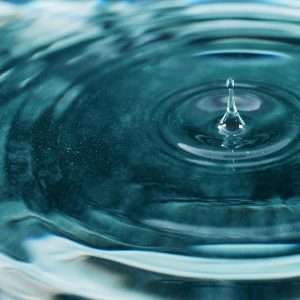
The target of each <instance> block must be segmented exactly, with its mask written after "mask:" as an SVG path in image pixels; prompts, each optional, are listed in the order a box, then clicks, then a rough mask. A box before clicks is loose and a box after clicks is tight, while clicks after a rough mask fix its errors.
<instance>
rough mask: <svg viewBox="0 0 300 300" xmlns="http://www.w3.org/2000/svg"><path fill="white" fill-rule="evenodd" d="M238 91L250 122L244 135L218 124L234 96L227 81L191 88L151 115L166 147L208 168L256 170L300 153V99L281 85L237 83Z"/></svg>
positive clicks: (159, 105) (246, 117)
mask: <svg viewBox="0 0 300 300" xmlns="http://www.w3.org/2000/svg"><path fill="white" fill-rule="evenodd" d="M237 93H238V96H237V106H238V107H239V110H240V113H241V114H243V116H244V118H245V120H246V121H247V130H246V132H245V133H244V134H243V135H242V136H241V135H238V136H224V135H222V134H220V133H219V132H218V130H217V128H216V125H217V124H218V120H220V119H221V117H222V114H223V113H224V110H225V107H226V102H227V97H228V96H227V95H226V89H225V87H224V86H222V85H221V84H220V85H216V84H215V85H210V84H206V85H205V86H204V87H201V86H199V87H196V88H190V89H188V90H183V91H179V92H177V93H175V94H173V95H171V96H170V97H168V98H167V99H164V100H162V101H161V103H159V104H158V106H157V107H156V109H155V110H154V111H153V112H152V115H151V118H152V119H157V122H158V131H159V133H160V135H161V138H162V141H161V142H163V143H165V144H167V145H169V146H171V147H170V148H169V149H166V150H165V151H166V152H168V151H169V152H170V153H172V154H173V155H174V156H176V157H177V158H179V159H183V160H186V161H188V162H191V163H195V164H198V165H202V166H209V167H216V168H219V169H221V170H222V169H223V170H226V168H228V167H230V168H236V169H239V168H246V167H247V168H248V170H250V171H251V169H249V168H252V170H254V171H257V168H258V167H261V166H264V167H268V168H270V167H273V166H274V163H281V161H284V160H285V159H287V158H291V157H292V156H293V154H295V153H297V151H298V150H299V144H298V139H299V134H300V131H299V126H298V123H297V121H296V120H298V119H299V117H300V106H299V99H297V97H295V96H294V95H293V94H290V93H287V92H286V91H284V90H281V89H276V88H273V87H272V88H270V87H265V86H258V85H255V84H246V83H244V84H243V83H241V84H240V85H238V86H237ZM291 116H292V119H291ZM156 142H159V141H156ZM162 147H164V146H163V145H162Z"/></svg>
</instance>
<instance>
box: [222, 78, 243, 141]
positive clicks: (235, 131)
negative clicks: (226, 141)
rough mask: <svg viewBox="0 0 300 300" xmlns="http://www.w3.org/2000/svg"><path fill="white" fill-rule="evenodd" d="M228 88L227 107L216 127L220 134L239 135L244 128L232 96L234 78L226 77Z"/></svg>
mask: <svg viewBox="0 0 300 300" xmlns="http://www.w3.org/2000/svg"><path fill="white" fill-rule="evenodd" d="M226 86H227V89H228V93H229V95H228V98H227V108H226V112H225V114H224V116H223V117H222V119H221V120H220V121H219V123H218V129H219V132H220V134H223V135H227V136H230V135H231V136H232V135H239V134H241V133H243V132H244V130H245V126H246V124H245V122H244V120H243V119H242V117H241V116H240V114H239V112H238V109H237V106H236V102H235V96H234V80H233V79H232V78H228V79H227V82H226Z"/></svg>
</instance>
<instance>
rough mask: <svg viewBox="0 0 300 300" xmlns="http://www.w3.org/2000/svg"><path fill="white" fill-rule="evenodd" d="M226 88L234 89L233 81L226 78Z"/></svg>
mask: <svg viewBox="0 0 300 300" xmlns="http://www.w3.org/2000/svg"><path fill="white" fill-rule="evenodd" d="M226 86H227V88H228V89H234V79H233V78H228V79H227V81H226Z"/></svg>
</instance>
